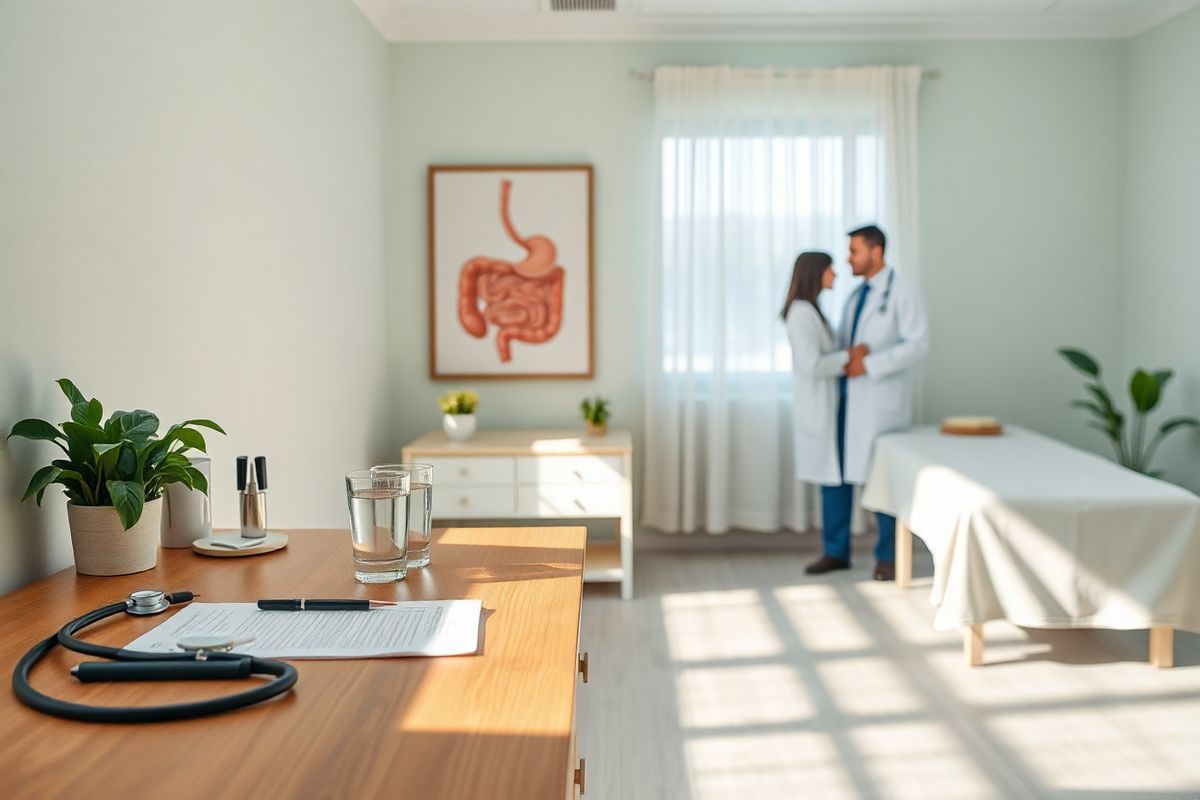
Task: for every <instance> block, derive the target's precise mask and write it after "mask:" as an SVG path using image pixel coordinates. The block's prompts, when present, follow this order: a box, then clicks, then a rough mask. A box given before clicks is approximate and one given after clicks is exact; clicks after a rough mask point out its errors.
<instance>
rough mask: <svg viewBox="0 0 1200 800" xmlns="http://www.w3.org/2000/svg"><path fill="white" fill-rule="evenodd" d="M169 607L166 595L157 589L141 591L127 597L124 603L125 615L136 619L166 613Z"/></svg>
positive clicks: (169, 603)
mask: <svg viewBox="0 0 1200 800" xmlns="http://www.w3.org/2000/svg"><path fill="white" fill-rule="evenodd" d="M170 607H171V602H170V601H169V600H167V593H166V592H163V591H160V590H158V589H141V590H139V591H136V592H134V593H133V594H131V595H129V599H128V600H126V601H125V613H127V614H133V615H134V616H138V617H145V616H149V615H150V614H158V613H161V612H163V611H166V610H167V609H168V608H170Z"/></svg>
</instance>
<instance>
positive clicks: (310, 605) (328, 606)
mask: <svg viewBox="0 0 1200 800" xmlns="http://www.w3.org/2000/svg"><path fill="white" fill-rule="evenodd" d="M394 605H396V604H395V603H393V602H391V601H390V600H259V601H258V607H259V608H260V609H261V610H263V611H369V610H371V609H372V608H385V607H387V606H394Z"/></svg>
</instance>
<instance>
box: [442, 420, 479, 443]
mask: <svg viewBox="0 0 1200 800" xmlns="http://www.w3.org/2000/svg"><path fill="white" fill-rule="evenodd" d="M442 430H444V431H445V432H446V438H447V439H449V440H450V441H452V442H465V441H466V440H467V439H470V438H471V437H472V436H473V435H474V434H475V415H474V414H443V415H442Z"/></svg>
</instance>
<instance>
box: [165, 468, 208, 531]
mask: <svg viewBox="0 0 1200 800" xmlns="http://www.w3.org/2000/svg"><path fill="white" fill-rule="evenodd" d="M188 461H190V462H192V466H193V467H195V468H196V469H198V470H200V473H201V474H202V475H204V477H205V479H206V480H207V482H208V484H209V485H211V484H212V461H211V460H210V459H208V458H205V457H200V456H197V457H196V458H189V459H188ZM209 536H212V504H211V503H210V502H209V499H208V495H207V494H205V493H204V492H201V491H199V490H197V489H189V488H188V487H187V484H184V483H172V484H168V485H167V487H166V488H165V489H164V490H163V510H162V546H163V547H191V546H192V542H194V541H196V540H197V539H204V538H207V537H209Z"/></svg>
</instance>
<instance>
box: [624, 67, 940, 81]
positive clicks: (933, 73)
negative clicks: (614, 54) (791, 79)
mask: <svg viewBox="0 0 1200 800" xmlns="http://www.w3.org/2000/svg"><path fill="white" fill-rule="evenodd" d="M797 71H798V72H801V73H804V72H811V71H812V70H793V71H792V72H797ZM775 74H776V75H777V76H783V75H786V74H787V73H785V72H782V71H779V70H776V72H775ZM629 77H630V78H631V79H633V80H635V81H653V80H654V73H653V72H643V71H641V70H637V69H631V70H629ZM921 77H922V78H924V79H925V80H927V81H937V80H941V78H942V71H941V70H940V69H927V70H923V71H922V72H921Z"/></svg>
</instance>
